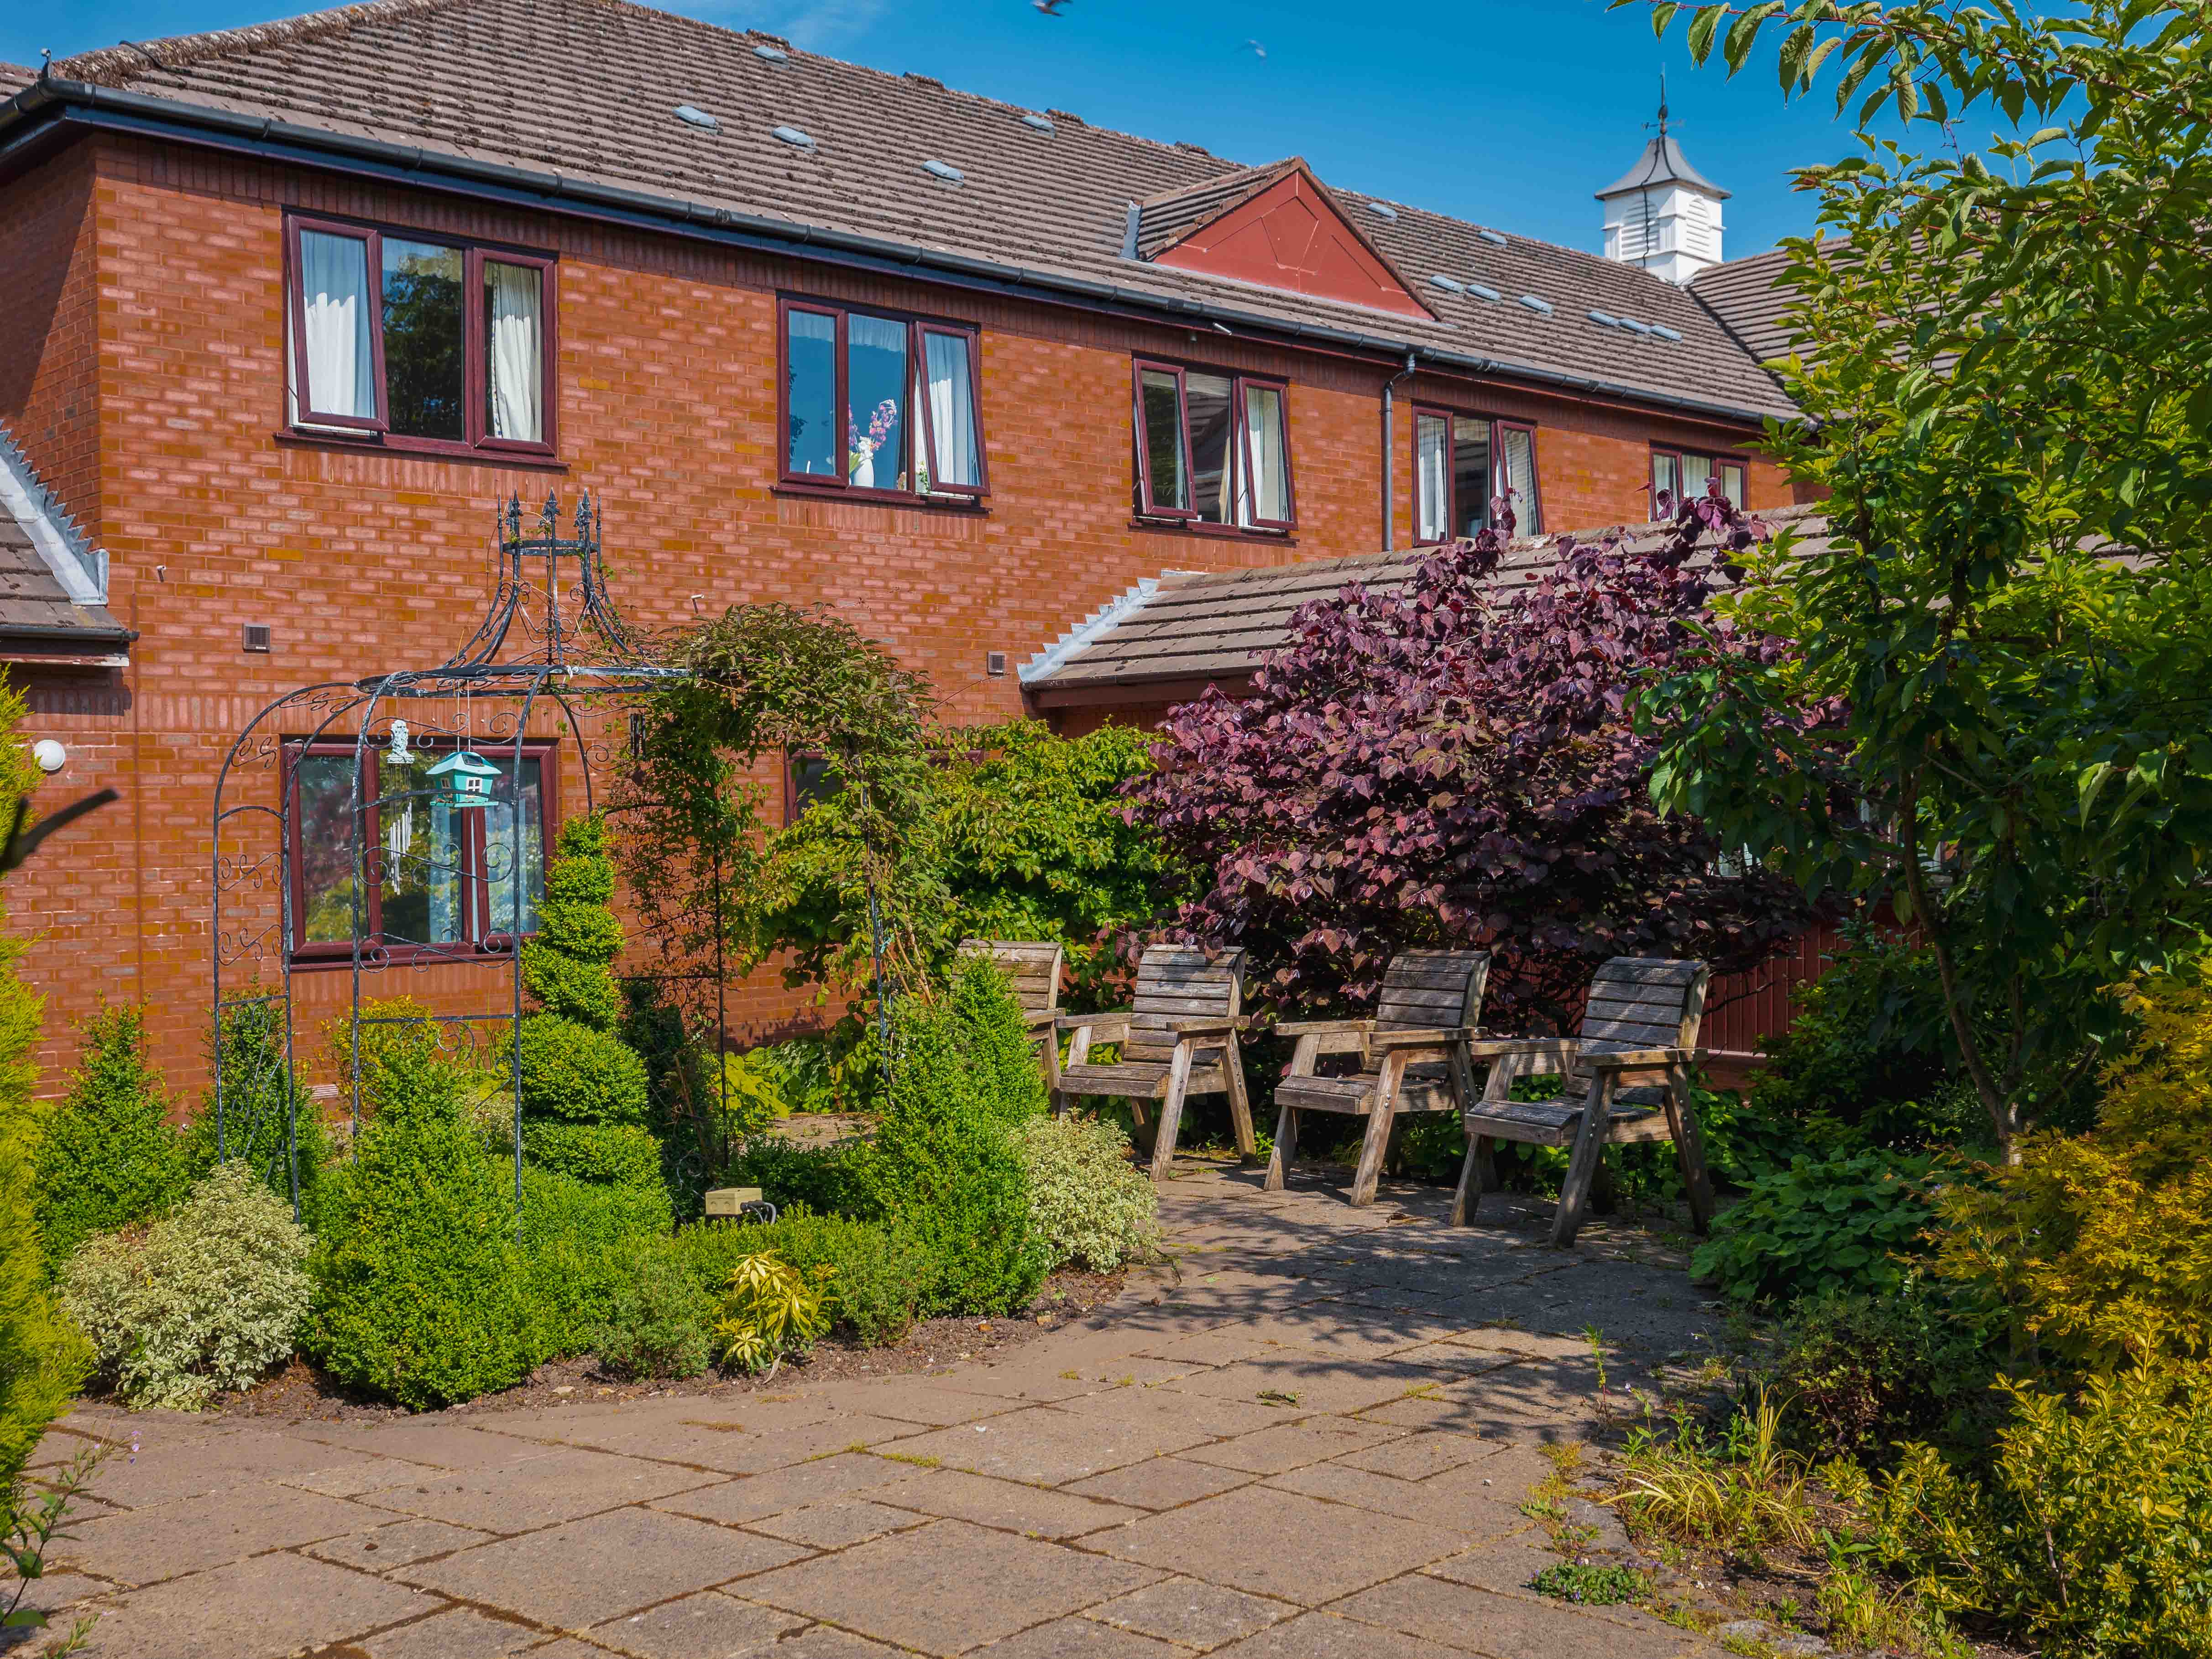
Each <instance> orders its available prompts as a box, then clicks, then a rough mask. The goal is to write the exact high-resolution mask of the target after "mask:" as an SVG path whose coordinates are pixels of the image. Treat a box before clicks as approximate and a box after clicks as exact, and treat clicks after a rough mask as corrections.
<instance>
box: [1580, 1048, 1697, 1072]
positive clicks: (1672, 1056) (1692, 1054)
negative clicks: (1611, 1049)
mask: <svg viewBox="0 0 2212 1659" xmlns="http://www.w3.org/2000/svg"><path fill="white" fill-rule="evenodd" d="M1704 1057H1705V1050H1704V1049H1703V1048H1631V1049H1629V1050H1627V1051H1626V1053H1624V1054H1584V1055H1583V1057H1582V1063H1583V1065H1585V1066H1589V1068H1590V1070H1592V1071H1593V1072H1625V1071H1631V1070H1641V1069H1642V1068H1644V1067H1645V1066H1679V1065H1680V1064H1682V1063H1683V1062H1685V1061H1687V1060H1702V1059H1703V1058H1704Z"/></svg>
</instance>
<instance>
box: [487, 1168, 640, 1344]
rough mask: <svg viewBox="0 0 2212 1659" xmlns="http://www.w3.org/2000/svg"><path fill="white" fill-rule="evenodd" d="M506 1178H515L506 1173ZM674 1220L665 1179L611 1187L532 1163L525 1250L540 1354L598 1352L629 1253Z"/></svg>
mask: <svg viewBox="0 0 2212 1659" xmlns="http://www.w3.org/2000/svg"><path fill="white" fill-rule="evenodd" d="M501 1178H502V1179H503V1180H505V1181H507V1182H512V1181H513V1173H512V1172H511V1171H503V1172H502V1176H501ZM510 1190H511V1189H510ZM508 1212H509V1214H510V1215H511V1214H512V1213H513V1200H512V1198H511V1197H510V1199H509V1200H508ZM674 1225H675V1215H674V1212H673V1211H672V1209H671V1206H670V1204H669V1199H668V1193H667V1190H666V1189H665V1188H663V1187H662V1186H661V1185H660V1183H659V1182H658V1181H655V1182H652V1183H651V1184H650V1185H644V1184H638V1185H605V1184H602V1183H599V1182H586V1181H579V1180H577V1179H576V1178H575V1177H574V1176H565V1175H559V1174H556V1173H555V1172H554V1171H552V1170H540V1169H531V1168H525V1170H523V1174H522V1226H521V1241H520V1256H521V1261H522V1278H523V1287H524V1289H523V1294H524V1298H525V1300H526V1302H527V1304H528V1305H529V1312H530V1327H531V1331H532V1345H533V1350H532V1352H533V1357H534V1358H537V1359H550V1358H556V1357H558V1356H561V1355H564V1354H574V1353H585V1352H590V1350H591V1348H592V1342H593V1340H594V1339H595V1338H596V1336H597V1334H598V1333H599V1330H600V1328H602V1327H603V1326H604V1325H605V1322H606V1320H607V1317H608V1315H609V1312H610V1310H611V1308H612V1306H613V1304H614V1297H615V1290H616V1285H617V1282H618V1281H619V1279H620V1278H621V1276H622V1273H623V1267H622V1261H623V1252H624V1251H625V1249H627V1248H628V1247H629V1246H630V1245H632V1244H633V1243H635V1241H637V1240H640V1239H647V1238H654V1237H664V1236H665V1235H666V1234H667V1233H668V1231H670V1229H671V1227H673V1226H674Z"/></svg>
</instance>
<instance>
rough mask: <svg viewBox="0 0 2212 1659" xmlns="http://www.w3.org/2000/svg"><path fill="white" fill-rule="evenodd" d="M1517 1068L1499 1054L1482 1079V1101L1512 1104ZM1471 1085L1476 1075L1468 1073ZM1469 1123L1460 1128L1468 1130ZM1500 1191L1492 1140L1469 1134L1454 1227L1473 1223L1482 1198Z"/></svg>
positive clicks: (1455, 1198) (1454, 1204)
mask: <svg viewBox="0 0 2212 1659" xmlns="http://www.w3.org/2000/svg"><path fill="white" fill-rule="evenodd" d="M1514 1073H1515V1066H1514V1063H1513V1059H1512V1057H1511V1056H1510V1055H1509V1054H1500V1055H1498V1058H1497V1059H1495V1060H1492V1061H1491V1062H1490V1075H1489V1076H1488V1077H1486V1078H1485V1079H1483V1082H1482V1097H1483V1099H1484V1100H1486V1101H1490V1102H1496V1101H1500V1100H1510V1099H1511V1098H1512V1097H1513V1078H1514ZM1467 1075H1468V1082H1469V1083H1472V1082H1473V1080H1474V1072H1473V1070H1472V1068H1470V1069H1469V1070H1468V1074H1467ZM1465 1122H1466V1120H1465V1119H1464V1118H1462V1120H1461V1124H1462V1128H1464V1127H1465ZM1497 1190H1498V1165H1497V1162H1496V1160H1495V1159H1494V1158H1492V1156H1491V1150H1490V1137H1489V1136H1488V1135H1477V1134H1470V1135H1468V1138H1467V1156H1466V1158H1463V1159H1462V1160H1461V1162H1460V1166H1459V1190H1458V1191H1457V1192H1456V1193H1455V1194H1453V1195H1452V1214H1451V1225H1453V1226H1455V1227H1465V1226H1468V1225H1470V1224H1471V1223H1472V1222H1473V1221H1474V1213H1475V1211H1476V1210H1477V1209H1478V1208H1480V1206H1481V1203H1482V1194H1485V1193H1494V1192H1496V1191H1497Z"/></svg>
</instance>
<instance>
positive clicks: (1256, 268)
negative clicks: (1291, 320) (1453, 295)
mask: <svg viewBox="0 0 2212 1659" xmlns="http://www.w3.org/2000/svg"><path fill="white" fill-rule="evenodd" d="M1152 263H1153V264H1162V265H1173V266H1175V267H1176V268H1177V269H1178V270H1200V271H1204V272H1206V274H1207V275H1208V276H1231V277H1234V278H1236V279H1237V281H1239V282H1244V283H1259V284H1260V285H1261V286H1262V287H1264V288H1279V289H1290V290H1291V291H1292V292H1294V293H1297V294H1310V295H1313V296H1314V297H1315V298H1316V299H1319V300H1343V301H1349V302H1350V303H1351V304H1352V305H1360V306H1372V307H1376V309H1377V310H1381V311H1395V312H1396V313H1398V314H1399V315H1400V316H1401V317H1419V318H1423V319H1426V318H1427V317H1428V316H1429V313H1428V311H1427V310H1426V309H1425V307H1423V306H1422V305H1421V303H1420V302H1419V301H1418V300H1416V299H1414V298H1413V295H1410V294H1408V293H1407V292H1406V289H1405V285H1404V284H1403V283H1401V282H1400V281H1399V280H1398V278H1397V277H1396V276H1395V275H1394V274H1393V273H1392V271H1391V270H1390V267H1389V265H1387V264H1383V261H1382V260H1381V259H1379V258H1376V255H1375V252H1374V251H1373V250H1372V249H1370V247H1369V246H1367V245H1366V243H1365V242H1364V241H1362V240H1360V237H1359V234H1358V232H1357V231H1355V230H1354V229H1352V227H1351V226H1350V225H1348V224H1346V222H1345V221H1344V216H1343V215H1341V214H1340V213H1339V212H1338V211H1337V210H1336V209H1335V207H1334V204H1331V203H1330V202H1329V200H1328V197H1325V196H1323V195H1322V191H1321V189H1320V187H1319V186H1318V185H1316V184H1315V183H1314V181H1313V180H1312V179H1310V178H1309V177H1307V176H1306V175H1305V174H1304V173H1298V172H1292V173H1289V174H1288V175H1286V176H1285V177H1284V178H1282V179H1279V180H1278V181H1277V182H1276V183H1274V184H1273V185H1269V186H1268V187H1267V189H1265V190H1263V191H1261V192H1260V193H1259V194H1258V195H1257V196H1255V197H1253V198H1252V199H1251V200H1250V201H1249V202H1245V203H1243V204H1240V205H1238V206H1237V207H1234V208H1231V210H1229V211H1228V212H1226V213H1225V214H1223V215H1222V216H1221V217H1219V218H1218V219H1216V220H1215V221H1214V222H1212V223H1211V224H1208V225H1204V226H1201V227H1200V228H1199V229H1197V230H1195V231H1194V232H1193V233H1192V234H1190V235H1189V236H1188V237H1187V238H1185V239H1184V240H1182V241H1180V242H1178V243H1176V245H1175V246H1173V247H1171V248H1168V249H1165V250H1164V251H1163V252H1160V253H1158V254H1157V255H1155V256H1154V257H1153V260H1152Z"/></svg>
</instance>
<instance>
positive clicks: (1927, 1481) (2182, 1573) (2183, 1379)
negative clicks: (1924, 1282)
mask: <svg viewBox="0 0 2212 1659" xmlns="http://www.w3.org/2000/svg"><path fill="white" fill-rule="evenodd" d="M1999 1386H2000V1387H2002V1388H2004V1389H2007V1390H2008V1392H2009V1393H2010V1394H2011V1395H2012V1404H2013V1416H2012V1419H2011V1421H2010V1422H2009V1423H2008V1425H2007V1426H2006V1428H2005V1429H2004V1431H2003V1432H2002V1435H2001V1436H2000V1437H1999V1440H1998V1445H1997V1453H1996V1459H1995V1461H1994V1463H1993V1465H1992V1467H1991V1468H1990V1473H1989V1475H1988V1478H1987V1479H1986V1480H1976V1479H1974V1478H1973V1477H1972V1476H1970V1475H1967V1474H1961V1473H1960V1472H1959V1471H1958V1470H1957V1469H1955V1468H1953V1467H1952V1466H1950V1465H1948V1464H1947V1463H1945V1462H1944V1461H1943V1460H1942V1458H1941V1457H1940V1456H1938V1455H1936V1452H1935V1451H1933V1450H1932V1449H1929V1448H1928V1447H1926V1446H1913V1447H1909V1448H1907V1450H1906V1456H1905V1462H1904V1464H1903V1466H1902V1467H1901V1468H1899V1470H1898V1472H1897V1474H1895V1475H1894V1476H1893V1477H1892V1478H1891V1479H1889V1480H1887V1481H1886V1482H1884V1483H1883V1484H1882V1486H1881V1489H1880V1495H1879V1500H1878V1505H1877V1522H1878V1525H1877V1529H1876V1543H1877V1547H1879V1549H1880V1550H1881V1553H1882V1554H1883V1556H1884V1557H1885V1558H1886V1559H1887V1560H1888V1561H1889V1562H1890V1563H1891V1564H1892V1565H1896V1566H1898V1567H1900V1568H1902V1569H1904V1570H1905V1571H1910V1572H1911V1573H1912V1574H1914V1575H1915V1577H1914V1580H1913V1583H1914V1588H1915V1589H1917V1590H1918V1591H1919V1592H1920V1593H1921V1594H1922V1595H1924V1596H1926V1597H1927V1598H1929V1600H1930V1601H1934V1602H1936V1603H1937V1604H1938V1605H1940V1606H1942V1607H1944V1608H1946V1609H1947V1610H1951V1611H1959V1612H1966V1611H1972V1612H1978V1613H1994V1614H1996V1615H1997V1616H1998V1617H2000V1618H2002V1619H2005V1620H2008V1621H2012V1622H2014V1623H2015V1624H2016V1625H2017V1626H2018V1627H2019V1628H2020V1629H2021V1631H2022V1632H2024V1633H2026V1634H2027V1635H2028V1636H2030V1637H2032V1638H2034V1639H2035V1641H2036V1643H2037V1644H2038V1645H2039V1650H2040V1651H2041V1652H2043V1653H2045V1654H2046V1655H2050V1656H2052V1659H2059V1656H2066V1659H2074V1656H2081V1659H2092V1656H2094V1659H2105V1656H2111V1659H2206V1656H2208V1655H2212V1368H2208V1367H2206V1366H2204V1365H2201V1364H2176V1363H2174V1362H2172V1361H2169V1360H2154V1361H2152V1362H2151V1363H2150V1364H2147V1365H2145V1366H2142V1367H2139V1368H2136V1369H2135V1370H2129V1371H2124V1372H2120V1373H2118V1374H2116V1375H2113V1376H2094V1377H2092V1378H2091V1379H2090V1381H2089V1383H2088V1384H2087V1387H2086V1388H2085V1389H2083V1390H2082V1392H2081V1395H2080V1396H2079V1397H2078V1398H2074V1399H2069V1397H2068V1396H2066V1395H2063V1394H2057V1393H2051V1392H2049V1391H2046V1390H2045V1389H2038V1388H2033V1387H2027V1386H2017V1385H2014V1384H2011V1383H2002V1384H2000V1385H1999Z"/></svg>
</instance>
